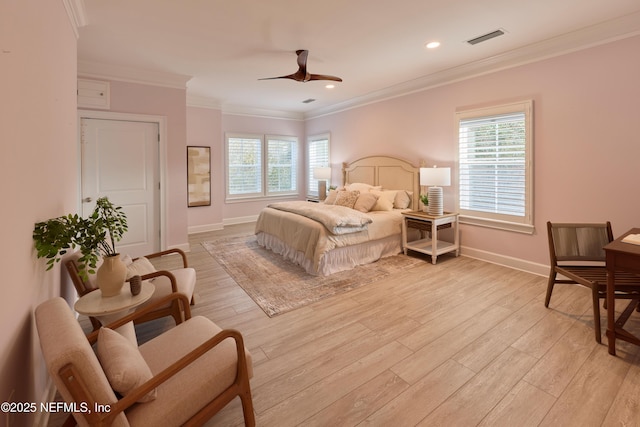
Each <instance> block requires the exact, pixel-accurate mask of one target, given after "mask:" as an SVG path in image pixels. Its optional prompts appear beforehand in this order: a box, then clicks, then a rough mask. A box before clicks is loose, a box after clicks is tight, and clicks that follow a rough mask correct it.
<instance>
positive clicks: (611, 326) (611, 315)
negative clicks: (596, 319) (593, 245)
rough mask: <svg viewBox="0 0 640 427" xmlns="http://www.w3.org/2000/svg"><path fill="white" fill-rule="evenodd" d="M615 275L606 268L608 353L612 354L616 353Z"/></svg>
mask: <svg viewBox="0 0 640 427" xmlns="http://www.w3.org/2000/svg"><path fill="white" fill-rule="evenodd" d="M607 261H609V260H607ZM615 276H616V273H615V271H614V270H607V338H608V340H609V354H611V355H613V356H615V355H616V310H615V301H616V299H615V280H616V277H615Z"/></svg>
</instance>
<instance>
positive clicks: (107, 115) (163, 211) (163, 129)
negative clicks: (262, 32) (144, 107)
mask: <svg viewBox="0 0 640 427" xmlns="http://www.w3.org/2000/svg"><path fill="white" fill-rule="evenodd" d="M82 119H98V120H119V121H128V122H146V123H155V124H157V125H158V134H159V139H160V140H159V142H158V165H157V166H158V175H159V179H160V203H159V207H160V212H159V214H160V250H164V249H165V248H166V247H167V245H166V236H167V195H166V191H167V168H166V164H167V118H166V117H165V116H156V115H148V114H133V113H117V112H112V111H95V110H80V109H79V110H78V137H77V139H78V142H77V153H78V155H77V157H78V162H77V163H78V166H77V174H78V187H77V198H78V200H77V203H78V212H82V210H81V209H82Z"/></svg>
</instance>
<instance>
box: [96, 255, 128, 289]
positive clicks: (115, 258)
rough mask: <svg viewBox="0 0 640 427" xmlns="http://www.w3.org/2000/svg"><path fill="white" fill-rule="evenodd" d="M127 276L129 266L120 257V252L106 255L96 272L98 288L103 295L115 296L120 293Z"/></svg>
mask: <svg viewBox="0 0 640 427" xmlns="http://www.w3.org/2000/svg"><path fill="white" fill-rule="evenodd" d="M126 277H127V266H126V265H124V263H123V262H122V260H121V259H120V254H115V255H111V256H106V257H104V258H103V260H102V265H101V266H100V267H98V271H97V272H96V280H97V283H98V288H100V290H101V291H102V296H103V297H113V296H116V295H119V294H120V291H121V290H122V287H123V286H124V281H125V278H126Z"/></svg>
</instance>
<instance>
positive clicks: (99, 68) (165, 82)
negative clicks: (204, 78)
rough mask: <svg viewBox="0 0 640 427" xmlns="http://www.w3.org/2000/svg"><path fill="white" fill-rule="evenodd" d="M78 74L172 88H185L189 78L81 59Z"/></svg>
mask: <svg viewBox="0 0 640 427" xmlns="http://www.w3.org/2000/svg"><path fill="white" fill-rule="evenodd" d="M78 75H79V76H83V77H90V78H94V79H101V80H115V81H121V82H127V83H138V84H145V85H152V86H162V87H168V88H172V89H186V88H187V82H188V81H189V80H191V76H185V75H182V74H174V73H167V72H164V71H150V70H141V69H139V68H132V67H125V66H121V65H114V64H106V63H101V62H95V61H87V60H82V59H78Z"/></svg>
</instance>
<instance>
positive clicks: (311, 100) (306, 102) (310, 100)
mask: <svg viewBox="0 0 640 427" xmlns="http://www.w3.org/2000/svg"><path fill="white" fill-rule="evenodd" d="M313 101H315V99H313V98H309V99H305V100H304V101H302V103H303V104H309V103H310V102H313Z"/></svg>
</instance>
